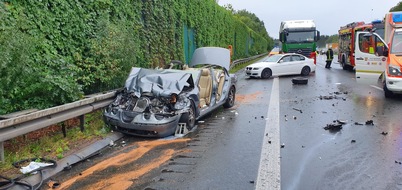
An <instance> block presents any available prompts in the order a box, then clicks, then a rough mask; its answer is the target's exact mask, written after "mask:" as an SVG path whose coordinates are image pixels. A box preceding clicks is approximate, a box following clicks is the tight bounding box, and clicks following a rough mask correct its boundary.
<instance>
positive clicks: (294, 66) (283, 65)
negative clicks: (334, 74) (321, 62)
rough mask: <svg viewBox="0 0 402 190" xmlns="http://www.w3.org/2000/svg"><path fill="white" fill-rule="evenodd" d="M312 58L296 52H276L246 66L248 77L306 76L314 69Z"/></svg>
mask: <svg viewBox="0 0 402 190" xmlns="http://www.w3.org/2000/svg"><path fill="white" fill-rule="evenodd" d="M315 67H316V65H315V64H314V60H313V59H310V58H307V57H306V56H304V55H301V54H297V53H286V54H277V55H272V56H270V57H266V58H264V59H263V60H261V61H260V62H257V63H253V64H251V65H249V66H247V67H246V75H247V76H249V77H253V78H254V77H255V78H263V79H267V78H269V77H271V76H280V75H299V74H300V75H303V76H307V75H309V74H310V72H314V71H315Z"/></svg>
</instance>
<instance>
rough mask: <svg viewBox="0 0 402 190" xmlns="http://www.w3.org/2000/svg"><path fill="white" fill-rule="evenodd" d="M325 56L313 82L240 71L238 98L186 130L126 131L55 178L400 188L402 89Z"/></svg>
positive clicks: (127, 183)
mask: <svg viewBox="0 0 402 190" xmlns="http://www.w3.org/2000/svg"><path fill="white" fill-rule="evenodd" d="M324 57H325V56H320V57H319V58H318V63H317V70H316V72H315V73H312V74H310V76H308V80H309V81H308V84H307V85H293V84H292V82H291V79H292V78H294V77H295V76H285V77H279V78H271V79H267V80H264V79H248V78H247V77H245V73H244V72H243V71H240V72H238V73H237V75H238V79H239V80H238V84H237V93H236V104H235V106H234V107H233V108H231V109H223V108H222V109H220V110H217V111H216V112H215V113H213V114H211V115H209V116H207V117H205V118H203V119H202V121H199V122H198V127H197V129H196V130H195V131H193V132H191V133H190V134H189V135H187V136H185V137H184V138H179V139H162V140H157V139H142V138H137V137H129V136H126V137H124V139H122V140H120V141H119V142H115V144H114V145H113V146H111V147H108V148H107V149H105V150H104V151H102V152H100V154H99V155H96V156H94V157H92V158H89V159H88V160H86V161H85V162H82V163H79V164H77V165H74V166H72V168H71V169H70V170H67V171H64V172H62V173H61V174H60V175H58V176H57V177H55V178H53V180H55V181H58V182H60V185H61V186H60V188H59V189H149V190H151V189H241V190H244V189H402V165H401V162H402V148H401V147H402V117H401V113H402V111H401V106H402V98H401V97H396V98H393V99H386V98H385V97H384V94H383V91H382V90H381V88H380V87H378V86H366V85H358V84H356V82H355V80H354V72H352V71H344V70H342V68H341V67H340V66H339V64H337V63H333V64H332V68H331V69H325V68H324V65H325V60H324ZM335 62H336V60H335ZM326 127H334V128H335V129H333V130H326V129H324V128H326ZM337 127H342V128H341V129H340V128H337Z"/></svg>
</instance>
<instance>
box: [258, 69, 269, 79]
mask: <svg viewBox="0 0 402 190" xmlns="http://www.w3.org/2000/svg"><path fill="white" fill-rule="evenodd" d="M271 76H272V71H271V69H269V68H265V69H264V70H262V72H261V78H263V79H268V78H269V77H271Z"/></svg>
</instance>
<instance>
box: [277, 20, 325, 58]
mask: <svg viewBox="0 0 402 190" xmlns="http://www.w3.org/2000/svg"><path fill="white" fill-rule="evenodd" d="M319 39H320V32H319V31H318V30H316V27H315V23H314V21H313V20H289V21H283V22H281V26H280V28H279V40H280V41H281V42H282V51H283V52H284V53H298V54H302V55H304V56H306V57H310V58H314V60H315V56H316V53H315V52H316V50H317V41H318V40H319ZM314 63H315V61H314Z"/></svg>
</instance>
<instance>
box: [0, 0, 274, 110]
mask: <svg viewBox="0 0 402 190" xmlns="http://www.w3.org/2000/svg"><path fill="white" fill-rule="evenodd" d="M0 19H1V21H2V22H1V23H0V69H1V70H0V84H1V88H0V104H1V105H2V106H0V114H5V113H10V112H13V111H18V110H24V109H28V108H38V109H43V108H47V107H51V106H55V105H60V104H64V103H67V102H71V101H75V100H77V99H80V98H81V97H82V96H83V94H90V93H95V92H100V91H104V90H110V89H114V88H119V87H121V86H122V85H123V84H124V80H125V78H126V76H127V74H128V72H129V71H130V68H131V67H132V66H137V67H155V66H163V65H164V64H166V63H169V62H170V61H171V60H182V61H183V62H186V60H185V55H184V54H185V51H184V49H185V48H186V47H187V46H188V45H189V44H188V43H190V42H188V41H186V40H184V34H183V33H184V32H183V28H184V27H188V28H190V29H191V31H193V32H194V44H195V46H197V47H202V46H218V47H228V45H233V48H234V55H233V59H238V58H243V57H247V56H252V55H255V54H259V53H262V52H266V51H267V49H269V48H271V47H272V40H270V39H265V38H263V37H261V35H259V34H257V33H256V32H254V31H252V30H250V29H249V28H248V27H247V26H246V25H245V24H244V23H242V22H241V21H239V20H236V19H235V18H234V17H233V15H232V13H231V12H229V11H227V10H226V9H224V8H223V7H220V6H219V5H218V4H216V2H215V1H214V0H142V1H138V0H137V1H135V0H85V1H84V0H71V1H65V0H41V1H38V0H8V1H3V2H1V3H0ZM189 53H190V54H192V52H189Z"/></svg>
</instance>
